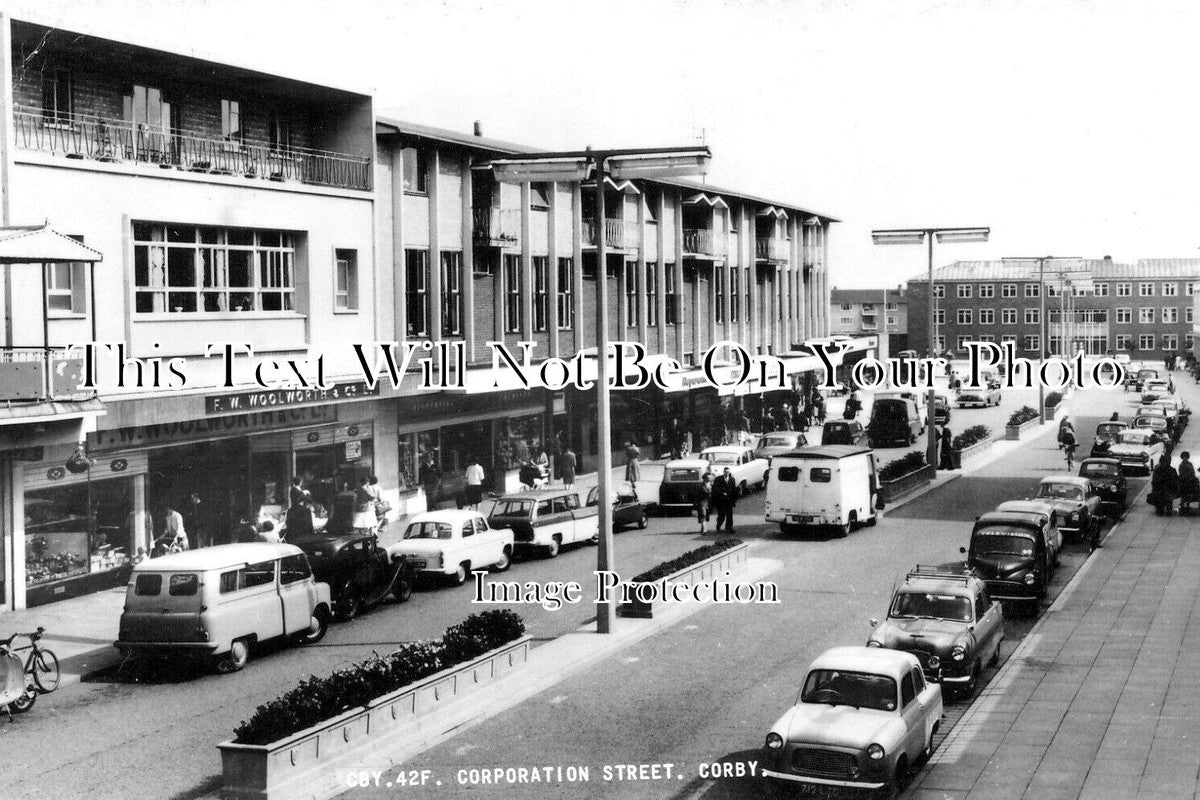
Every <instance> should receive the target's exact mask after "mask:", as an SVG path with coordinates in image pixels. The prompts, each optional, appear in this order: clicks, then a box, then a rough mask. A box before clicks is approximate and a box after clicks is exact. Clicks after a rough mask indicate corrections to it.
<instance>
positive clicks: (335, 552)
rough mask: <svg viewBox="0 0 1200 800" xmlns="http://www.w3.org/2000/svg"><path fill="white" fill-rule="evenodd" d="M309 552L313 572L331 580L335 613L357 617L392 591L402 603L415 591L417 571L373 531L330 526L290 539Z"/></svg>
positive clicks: (339, 617) (341, 618)
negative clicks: (393, 553) (394, 554)
mask: <svg viewBox="0 0 1200 800" xmlns="http://www.w3.org/2000/svg"><path fill="white" fill-rule="evenodd" d="M288 544H294V545H295V546H296V547H299V548H300V549H301V550H303V551H304V554H305V555H306V556H308V563H309V564H310V565H311V566H312V571H313V576H314V577H315V578H316V579H317V580H319V581H321V582H323V583H327V584H329V591H330V595H331V600H332V607H333V616H334V618H335V619H337V620H339V621H346V620H350V619H354V618H355V617H356V616H358V615H359V614H361V613H363V612H364V611H366V610H368V609H370V608H371V607H372V606H375V605H377V604H379V603H381V602H383V600H384V599H386V598H387V597H388V596H389V595H391V596H394V597H395V598H396V600H398V601H400V602H401V603H403V602H405V601H406V600H408V598H409V597H410V596H411V595H412V588H413V581H414V579H415V572H414V570H413V568H412V565H410V564H409V563H408V559H407V558H405V557H404V556H397V557H396V558H392V557H391V556H390V555H388V552H387V550H385V549H384V548H382V547H380V546H379V540H378V538H377V537H376V536H375V535H374V534H373V533H361V532H360V533H355V532H354V531H353V530H350V531H347V532H345V533H337V532H335V531H331V530H329V529H328V528H326V529H325V530H323V531H317V532H314V533H313V535H312V536H304V537H296V538H291V539H288Z"/></svg>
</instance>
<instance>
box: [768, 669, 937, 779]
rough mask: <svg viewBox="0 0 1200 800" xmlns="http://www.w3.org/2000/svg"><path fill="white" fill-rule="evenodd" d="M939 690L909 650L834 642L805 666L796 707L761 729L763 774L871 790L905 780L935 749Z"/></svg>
mask: <svg viewBox="0 0 1200 800" xmlns="http://www.w3.org/2000/svg"><path fill="white" fill-rule="evenodd" d="M942 713H943V710H942V689H941V687H940V686H938V684H936V683H929V682H927V681H926V680H925V675H924V673H923V672H922V670H921V663H920V662H919V661H918V660H917V657H916V656H914V655H913V654H911V653H904V652H901V651H899V650H889V649H885V648H882V647H835V648H833V649H831V650H826V651H825V652H824V653H823V654H821V655H820V656H819V657H818V658H817V659H816V660H815V661H813V663H812V665H811V666H809V668H808V672H807V674H806V675H805V677H804V681H803V683H802V684H801V686H800V694H799V697H798V698H797V701H796V704H795V705H793V706H792V707H791V708H789V709H788V710H787V711H786V712H785V713H784V714H783V716H781V717H780V718H779V719H778V720H777V721H776V722H775V724H774V725H772V726H771V730H770V732H769V733H768V734H767V738H766V743H765V744H764V746H763V755H762V761H763V765H762V772H761V774H762V775H763V777H765V778H767V779H769V780H773V781H779V782H784V783H788V784H791V785H797V784H801V785H807V786H808V787H809V788H810V789H812V788H814V787H825V789H819V788H818V789H816V790H817V791H827V790H830V789H833V788H835V787H841V788H843V789H857V790H863V791H872V790H878V789H883V788H884V787H889V788H895V787H898V786H900V785H902V784H903V783H904V780H905V778H906V777H907V775H908V772H909V769H910V768H911V767H913V766H915V765H917V764H920V763H921V762H922V761H924V760H926V759H927V758H928V757H929V755H930V754H931V753H932V751H933V737H934V735H935V734H936V733H937V730H938V726H939V725H940V724H941V721H942Z"/></svg>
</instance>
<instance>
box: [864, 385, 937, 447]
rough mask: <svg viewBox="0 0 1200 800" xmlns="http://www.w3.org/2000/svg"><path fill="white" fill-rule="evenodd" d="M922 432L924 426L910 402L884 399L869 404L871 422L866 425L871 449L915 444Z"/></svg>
mask: <svg viewBox="0 0 1200 800" xmlns="http://www.w3.org/2000/svg"><path fill="white" fill-rule="evenodd" d="M924 430H925V424H924V423H923V422H922V421H921V415H920V413H919V412H918V411H917V406H916V404H915V403H913V401H912V400H907V399H902V398H893V397H885V398H882V399H876V400H875V401H874V402H873V403H872V404H871V421H870V422H869V423H867V438H868V439H869V440H870V442H871V447H881V446H883V445H885V444H898V445H901V446H907V445H910V444H913V443H915V442H916V441H917V437H918V436H920V435H921V433H923V432H924Z"/></svg>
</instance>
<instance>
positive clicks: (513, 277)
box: [503, 253, 523, 333]
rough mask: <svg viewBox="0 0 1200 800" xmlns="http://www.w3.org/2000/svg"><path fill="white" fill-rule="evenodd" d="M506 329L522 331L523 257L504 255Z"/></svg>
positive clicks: (510, 331)
mask: <svg viewBox="0 0 1200 800" xmlns="http://www.w3.org/2000/svg"><path fill="white" fill-rule="evenodd" d="M503 277H504V331H505V333H520V332H521V325H522V322H523V320H522V318H521V257H520V256H519V255H515V254H511V253H510V254H506V255H505V256H504V276H503Z"/></svg>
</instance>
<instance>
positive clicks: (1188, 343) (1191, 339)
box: [1183, 333, 1196, 353]
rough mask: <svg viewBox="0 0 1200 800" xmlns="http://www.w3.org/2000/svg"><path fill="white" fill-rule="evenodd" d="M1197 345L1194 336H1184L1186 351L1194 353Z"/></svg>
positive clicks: (1187, 334) (1188, 334)
mask: <svg viewBox="0 0 1200 800" xmlns="http://www.w3.org/2000/svg"><path fill="white" fill-rule="evenodd" d="M1195 343H1196V337H1195V335H1194V334H1191V333H1185V334H1184V335H1183V349H1184V350H1187V351H1188V352H1189V353H1190V352H1192V347H1193V346H1194V345H1195Z"/></svg>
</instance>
